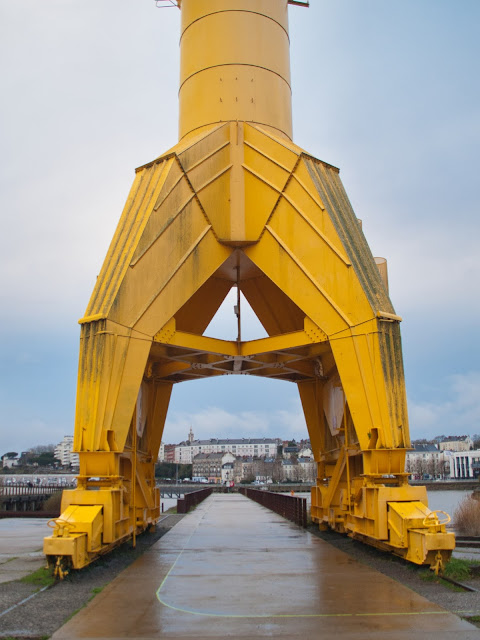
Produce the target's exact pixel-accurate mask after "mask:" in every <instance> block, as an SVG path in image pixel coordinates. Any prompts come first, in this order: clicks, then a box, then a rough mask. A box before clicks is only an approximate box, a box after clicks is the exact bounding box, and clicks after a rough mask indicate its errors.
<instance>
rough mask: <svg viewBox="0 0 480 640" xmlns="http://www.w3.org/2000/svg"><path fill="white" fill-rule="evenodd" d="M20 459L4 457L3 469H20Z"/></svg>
mask: <svg viewBox="0 0 480 640" xmlns="http://www.w3.org/2000/svg"><path fill="white" fill-rule="evenodd" d="M18 463H19V457H18V456H14V457H13V458H11V457H7V456H6V455H3V456H2V467H3V468H4V469H12V468H13V467H18Z"/></svg>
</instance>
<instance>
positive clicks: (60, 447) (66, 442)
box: [55, 436, 80, 467]
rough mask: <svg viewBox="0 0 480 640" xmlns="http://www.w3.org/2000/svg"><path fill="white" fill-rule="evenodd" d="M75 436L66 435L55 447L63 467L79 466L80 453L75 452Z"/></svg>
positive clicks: (56, 454)
mask: <svg viewBox="0 0 480 640" xmlns="http://www.w3.org/2000/svg"><path fill="white" fill-rule="evenodd" d="M72 449H73V436H64V438H63V440H62V441H61V442H60V443H59V444H57V446H56V447H55V458H57V460H60V463H61V465H62V467H78V466H79V465H80V462H79V457H78V453H74V452H73V451H72Z"/></svg>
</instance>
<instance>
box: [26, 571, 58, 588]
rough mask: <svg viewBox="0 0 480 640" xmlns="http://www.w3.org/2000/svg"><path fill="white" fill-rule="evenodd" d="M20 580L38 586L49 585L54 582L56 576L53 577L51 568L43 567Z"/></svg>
mask: <svg viewBox="0 0 480 640" xmlns="http://www.w3.org/2000/svg"><path fill="white" fill-rule="evenodd" d="M20 582H24V583H26V584H33V585H34V586H36V587H49V586H50V585H52V584H54V582H55V578H54V577H53V575H52V572H51V571H50V569H46V568H45V567H41V568H40V569H37V570H36V571H34V572H33V573H30V574H29V575H28V576H24V577H23V578H20Z"/></svg>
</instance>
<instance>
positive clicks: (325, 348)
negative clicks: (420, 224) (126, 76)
mask: <svg viewBox="0 0 480 640" xmlns="http://www.w3.org/2000/svg"><path fill="white" fill-rule="evenodd" d="M288 4H297V5H301V4H303V5H306V4H308V3H306V2H305V3H304V2H293V1H292V0H290V2H289V1H288V0H181V1H180V0H178V1H177V5H178V6H179V8H180V11H181V34H180V55H181V65H180V67H181V71H180V90H179V106H180V117H179V142H178V144H177V145H176V146H175V147H173V148H172V149H170V150H169V151H167V152H166V153H164V154H162V155H161V156H159V157H158V158H156V159H155V160H153V161H152V162H149V163H148V164H146V165H144V166H142V167H139V168H138V169H137V170H136V176H135V180H134V183H133V186H132V189H131V191H130V194H129V196H128V199H127V202H126V205H125V208H124V211H123V213H122V216H121V218H120V222H119V224H118V227H117V230H116V233H115V235H114V238H113V240H112V243H111V245H110V248H109V251H108V254H107V257H106V259H105V262H104V264H103V267H102V270H101V273H100V275H99V277H98V279H97V283H96V285H95V288H94V291H93V294H92V297H91V299H90V302H89V304H88V307H87V310H86V313H85V315H84V317H83V318H82V319H81V320H80V324H81V339H80V360H79V372H78V388H77V406H76V420H75V441H74V450H75V451H77V452H78V454H79V459H80V472H79V476H78V485H77V488H76V489H74V490H70V491H64V493H63V500H62V514H61V516H60V518H59V519H57V520H55V521H54V522H53V523H52V525H53V527H54V531H53V535H52V536H50V537H47V538H45V542H44V552H45V554H46V555H47V557H48V560H49V562H50V563H51V564H52V565H55V566H56V571H57V574H59V575H62V573H63V572H64V571H65V570H68V568H69V567H73V568H76V569H77V568H81V567H83V566H85V565H87V564H88V563H89V562H91V561H92V560H93V559H95V558H96V557H97V556H99V555H100V554H102V553H105V552H107V551H109V550H110V549H111V548H112V547H113V546H115V545H117V544H119V543H120V542H122V541H124V540H126V539H127V538H129V537H131V536H135V535H136V533H138V532H140V531H143V530H145V529H146V528H148V527H150V526H152V525H154V523H155V522H156V520H157V519H158V517H159V494H158V489H156V488H155V477H154V463H155V461H156V459H157V455H158V450H159V446H160V441H161V438H162V432H163V426H164V422H165V418H166V415H167V409H168V404H169V399H170V394H171V391H172V387H173V385H174V384H175V383H178V382H186V381H192V380H195V379H198V378H204V377H212V376H220V375H228V374H237V375H253V376H263V377H269V378H274V379H278V380H280V381H289V382H293V383H295V384H297V386H298V390H299V393H300V398H301V401H302V405H303V410H304V413H305V419H306V423H307V427H308V432H309V435H310V440H311V444H312V450H313V453H314V456H315V460H316V461H317V464H318V479H317V482H316V486H315V487H313V488H312V519H313V520H314V521H315V522H318V523H319V525H320V526H322V527H324V526H328V527H331V528H332V529H335V530H336V531H340V532H346V533H348V534H349V535H350V536H352V537H354V538H357V539H360V540H363V541H365V542H367V543H369V544H372V545H375V546H376V547H379V548H381V549H386V550H389V551H391V552H393V553H395V554H397V555H399V556H402V557H404V558H406V559H407V560H410V561H412V562H415V563H417V564H429V565H431V566H432V567H435V568H436V569H437V570H438V569H439V568H440V567H441V566H442V565H443V564H444V563H445V561H446V560H447V559H448V558H449V557H450V554H451V552H452V549H453V548H454V536H453V534H452V533H449V532H447V531H446V529H445V519H446V518H445V517H443V516H442V514H440V513H438V512H432V511H430V510H429V509H428V501H427V493H426V489H425V487H418V486H415V487H414V486H409V484H408V480H407V474H406V473H405V454H406V451H407V449H408V448H409V447H410V436H409V429H408V417H407V406H406V396H405V384H404V373H403V364H402V352H401V343H400V327H399V324H400V321H401V318H400V317H399V316H398V315H397V313H396V311H395V310H394V308H393V306H392V303H391V301H390V299H389V296H388V291H387V283H386V271H385V268H384V267H385V265H384V264H379V265H377V263H376V261H375V259H374V258H373V256H372V254H371V252H370V249H369V247H368V244H367V241H366V239H365V237H364V235H363V232H362V228H361V225H360V222H359V220H358V219H357V218H356V216H355V214H354V212H353V210H352V207H351V205H350V203H349V200H348V197H347V195H346V193H345V190H344V188H343V185H342V183H341V181H340V178H339V171H338V169H336V168H335V167H333V166H331V165H329V164H327V163H326V162H323V161H321V160H318V159H316V158H315V157H313V156H312V155H310V154H309V153H308V152H306V151H304V150H303V149H301V148H300V147H298V146H297V145H296V144H295V143H294V142H293V141H292V114H291V84H290V59H289V36H288ZM381 271H382V272H383V278H382V274H381ZM232 287H237V291H238V293H240V292H241V293H242V294H243V295H244V296H245V298H246V299H247V300H248V302H249V304H250V305H251V307H252V309H253V310H254V312H255V313H256V315H257V316H258V318H259V320H260V322H261V323H262V325H263V326H264V328H265V330H266V332H267V334H268V337H267V338H263V339H260V340H254V341H242V340H241V335H240V334H239V336H238V339H237V340H234V341H228V340H220V339H217V338H215V337H210V336H206V335H204V332H205V330H206V327H207V326H208V324H209V323H210V320H211V319H212V317H213V316H214V315H215V313H216V311H217V309H218V308H219V306H220V304H221V303H222V301H223V300H224V298H225V296H226V295H227V293H228V292H229V291H230V289H231V288H232ZM279 386H280V383H279Z"/></svg>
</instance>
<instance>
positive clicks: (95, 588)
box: [92, 584, 106, 596]
mask: <svg viewBox="0 0 480 640" xmlns="http://www.w3.org/2000/svg"><path fill="white" fill-rule="evenodd" d="M105 587H106V585H105V584H104V585H103V587H93V589H92V593H93V595H94V596H96V595H97V594H98V593H102V591H103V590H104V589H105Z"/></svg>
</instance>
